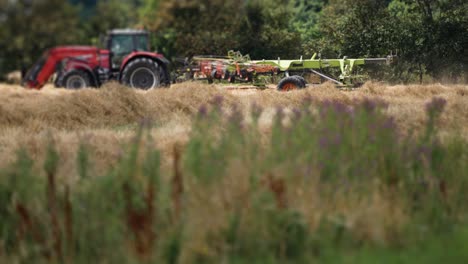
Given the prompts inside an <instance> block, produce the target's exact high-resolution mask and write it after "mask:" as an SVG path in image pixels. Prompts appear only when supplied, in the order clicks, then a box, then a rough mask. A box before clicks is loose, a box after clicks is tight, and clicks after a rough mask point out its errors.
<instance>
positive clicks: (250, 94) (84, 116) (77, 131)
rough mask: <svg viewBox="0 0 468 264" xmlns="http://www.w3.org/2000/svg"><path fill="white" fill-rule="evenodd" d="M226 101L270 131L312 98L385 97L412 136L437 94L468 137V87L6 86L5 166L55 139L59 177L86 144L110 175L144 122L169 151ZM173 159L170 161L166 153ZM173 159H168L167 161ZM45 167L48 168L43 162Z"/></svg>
mask: <svg viewBox="0 0 468 264" xmlns="http://www.w3.org/2000/svg"><path fill="white" fill-rule="evenodd" d="M217 95H222V96H223V99H224V102H225V104H227V105H232V104H237V105H239V106H240V107H241V108H242V109H244V110H245V109H248V108H249V107H250V105H251V104H252V103H254V102H255V103H256V104H258V105H260V106H261V107H263V108H264V109H265V111H264V114H263V116H262V122H261V124H262V125H263V126H265V127H268V126H269V124H270V120H271V116H272V115H273V113H274V109H276V108H277V107H285V108H289V109H292V108H295V107H300V105H301V103H302V102H303V100H304V99H305V98H312V99H313V100H319V101H324V100H337V101H340V102H343V103H346V104H353V102H355V100H361V99H363V98H366V97H367V98H379V99H382V100H384V101H386V102H387V103H388V104H389V107H388V110H387V111H388V114H389V115H391V116H393V117H394V118H395V119H396V121H397V122H398V123H399V124H400V127H403V128H404V129H405V130H406V131H411V130H417V129H418V128H420V127H421V126H422V124H423V123H424V120H425V118H426V117H425V113H424V105H425V104H426V103H427V102H428V101H429V100H430V99H431V98H432V97H434V96H438V97H443V98H445V99H446V100H447V102H448V104H447V107H446V110H445V112H444V114H443V116H442V118H441V124H440V125H441V127H442V130H441V131H442V133H444V132H448V131H453V130H456V131H459V133H461V134H462V135H468V86H462V85H458V86H445V85H441V84H433V85H423V86H420V85H409V86H402V85H399V86H386V85H383V84H379V83H366V84H365V85H364V87H362V88H361V89H358V90H356V91H351V92H345V91H339V90H337V89H335V88H334V86H333V85H331V84H324V85H321V86H317V87H311V88H309V89H305V90H300V91H295V92H289V93H280V92H277V91H275V90H273V89H266V90H263V91H262V90H229V91H228V90H226V89H224V88H222V87H218V86H215V85H204V84H200V83H184V84H177V85H173V86H172V87H171V88H170V89H157V90H152V91H136V90H132V89H129V88H126V87H123V86H120V85H119V84H116V83H111V84H108V85H106V86H105V87H103V88H101V89H85V90H80V91H68V90H64V89H54V88H52V87H46V88H45V89H43V90H41V91H31V90H25V89H23V88H21V87H19V86H13V85H0V100H1V102H2V103H1V104H0V167H3V166H5V165H6V164H8V163H10V162H12V161H13V160H14V159H15V155H14V153H15V151H16V150H17V149H18V148H20V147H24V148H26V149H27V150H28V152H29V153H30V154H31V155H32V157H33V158H34V159H36V160H39V161H41V159H43V157H44V153H45V149H46V146H47V144H49V142H50V141H51V140H52V139H53V141H54V142H55V144H56V145H57V148H58V151H59V153H60V156H61V158H62V162H61V164H60V168H59V175H60V176H63V177H68V178H69V179H73V178H74V176H75V175H76V172H75V171H73V170H74V169H73V168H75V167H76V166H74V165H75V157H76V151H77V149H78V146H79V144H80V142H85V143H86V144H87V145H89V148H90V150H91V151H92V155H93V157H92V158H93V160H94V162H95V165H94V166H95V168H94V170H96V171H97V172H104V171H105V170H106V169H107V168H108V167H109V166H111V165H112V164H113V163H115V161H116V160H117V159H118V157H119V156H120V155H121V153H122V149H123V146H124V145H125V144H126V143H127V142H129V141H130V140H131V139H132V138H133V136H134V131H135V127H136V126H137V125H138V123H139V122H140V121H141V120H143V119H150V120H151V121H152V122H153V123H154V127H153V129H152V130H151V132H150V134H151V135H152V137H153V138H154V143H153V144H155V145H156V146H157V147H158V148H160V149H161V150H162V151H163V154H167V153H169V152H170V151H171V150H172V148H173V145H174V144H176V143H184V142H185V141H186V140H187V138H188V134H189V132H190V125H191V120H192V118H193V116H194V115H195V114H196V113H197V112H198V109H199V108H200V106H202V105H206V104H209V103H210V101H211V100H212V99H213V97H215V96H217ZM165 156H166V155H165ZM167 156H168V155H167ZM39 163H41V162H39Z"/></svg>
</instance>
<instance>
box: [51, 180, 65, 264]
mask: <svg viewBox="0 0 468 264" xmlns="http://www.w3.org/2000/svg"><path fill="white" fill-rule="evenodd" d="M47 200H48V205H49V216H50V224H51V226H52V236H53V239H54V243H53V249H54V253H55V257H56V258H57V259H58V260H59V261H62V260H63V252H62V235H61V231H60V223H59V220H58V216H57V192H56V183H55V175H54V173H53V172H48V173H47Z"/></svg>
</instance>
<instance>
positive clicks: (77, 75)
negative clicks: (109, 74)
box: [55, 70, 91, 90]
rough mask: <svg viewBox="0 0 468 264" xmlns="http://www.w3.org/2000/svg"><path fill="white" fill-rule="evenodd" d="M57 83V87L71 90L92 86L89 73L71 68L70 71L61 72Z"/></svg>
mask: <svg viewBox="0 0 468 264" xmlns="http://www.w3.org/2000/svg"><path fill="white" fill-rule="evenodd" d="M55 85H56V86H57V87H64V88H66V89H70V90H77V89H82V88H86V87H91V80H90V78H89V75H88V73H86V72H84V71H82V70H71V71H69V72H65V73H63V74H59V76H58V78H57V81H56V83H55Z"/></svg>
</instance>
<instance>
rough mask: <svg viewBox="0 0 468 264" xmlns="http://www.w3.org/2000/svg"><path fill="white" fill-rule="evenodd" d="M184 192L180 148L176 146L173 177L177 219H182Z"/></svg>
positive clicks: (173, 199) (175, 216) (173, 196)
mask: <svg viewBox="0 0 468 264" xmlns="http://www.w3.org/2000/svg"><path fill="white" fill-rule="evenodd" d="M183 192H184V182H183V177H182V172H181V170H180V150H179V148H178V147H177V146H174V177H173V178H172V204H173V207H174V210H175V212H174V218H175V220H178V219H180V214H181V211H182V194H183Z"/></svg>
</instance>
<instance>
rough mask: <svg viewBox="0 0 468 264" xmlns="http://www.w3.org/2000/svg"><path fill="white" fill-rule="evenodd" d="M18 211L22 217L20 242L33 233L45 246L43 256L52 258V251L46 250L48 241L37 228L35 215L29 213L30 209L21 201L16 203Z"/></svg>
mask: <svg viewBox="0 0 468 264" xmlns="http://www.w3.org/2000/svg"><path fill="white" fill-rule="evenodd" d="M16 213H17V214H18V215H19V217H20V228H19V232H18V233H19V234H18V242H20V241H21V240H22V239H23V238H24V237H25V236H26V235H27V233H28V231H29V233H31V236H32V239H33V240H34V241H35V242H36V243H37V244H39V245H41V246H43V248H44V249H45V250H44V252H43V256H44V257H45V258H47V259H50V258H51V255H50V252H49V251H48V250H46V243H45V240H44V237H43V236H42V235H41V233H40V232H39V231H38V229H37V228H35V226H36V223H35V221H34V220H33V217H32V216H31V214H30V213H29V211H28V209H27V208H26V206H24V205H23V204H21V203H17V204H16Z"/></svg>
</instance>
